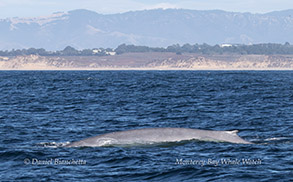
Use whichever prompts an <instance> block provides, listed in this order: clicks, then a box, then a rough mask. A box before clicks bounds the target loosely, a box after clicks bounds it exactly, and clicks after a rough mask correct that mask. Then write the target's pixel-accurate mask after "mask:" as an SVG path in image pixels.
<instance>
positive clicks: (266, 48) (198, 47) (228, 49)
mask: <svg viewBox="0 0 293 182" xmlns="http://www.w3.org/2000/svg"><path fill="white" fill-rule="evenodd" d="M138 52H173V53H176V54H182V53H198V54H207V55H212V54H241V55H246V54H265V55H271V54H293V45H290V43H288V42H286V43H285V44H276V43H265V44H253V45H243V44H221V45H213V46H212V45H208V44H194V45H190V44H184V45H182V46H180V45H179V44H174V45H171V46H168V47H166V48H158V47H148V46H137V45H126V44H121V45H119V46H118V47H117V48H116V49H111V48H107V49H104V48H94V49H83V50H77V49H75V48H73V47H71V46H67V47H66V48H65V49H63V50H61V51H47V50H45V49H43V48H40V49H36V48H29V49H16V50H15V49H13V50H11V51H7V50H6V51H0V56H20V55H40V56H107V55H115V54H124V53H138Z"/></svg>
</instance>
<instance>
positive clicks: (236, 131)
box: [226, 130, 239, 135]
mask: <svg viewBox="0 0 293 182" xmlns="http://www.w3.org/2000/svg"><path fill="white" fill-rule="evenodd" d="M238 132H239V130H231V131H226V133H228V134H232V135H237V133H238Z"/></svg>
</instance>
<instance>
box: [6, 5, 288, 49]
mask: <svg viewBox="0 0 293 182" xmlns="http://www.w3.org/2000/svg"><path fill="white" fill-rule="evenodd" d="M292 32H293V10H286V11H277V12H271V13H266V14H251V13H236V12H225V11H219V10H213V11H196V10H184V9H167V10H162V9H157V10H144V11H134V12H127V13H122V14H112V15H102V14H98V13H96V12H93V11H88V10H74V11H69V12H68V13H55V14H52V15H51V16H48V17H36V18H7V19H2V20H0V50H10V49H13V48H15V49H18V48H29V47H35V48H45V49H48V50H62V49H63V48H65V47H66V46H68V45H70V46H73V47H74V48H77V49H84V48H99V47H104V48H107V47H112V48H115V47H117V46H118V45H120V44H122V43H126V44H134V45H146V46H152V47H165V46H168V45H171V44H177V43H179V44H185V43H190V44H195V43H199V44H201V43H208V44H212V45H213V44H221V43H233V44H237V43H239V44H250V43H252V44H256V43H268V42H271V43H285V42H290V43H293V36H292Z"/></svg>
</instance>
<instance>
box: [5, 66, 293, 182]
mask: <svg viewBox="0 0 293 182" xmlns="http://www.w3.org/2000/svg"><path fill="white" fill-rule="evenodd" d="M292 122H293V72H292V71H1V72H0V131H1V132H0V133H1V139H0V181H290V180H292V178H293V172H292V171H293V155H292V154H293V125H292ZM153 127H182V128H198V129H207V130H235V129H237V130H239V136H241V137H242V138H244V139H245V140H248V141H251V142H253V143H254V144H233V143H224V142H204V141H185V142H176V143H168V144H163V143H162V144H160V145H140V146H135V145H134V146H127V147H123V146H121V147H119V146H112V147H111V146H110V147H77V148H66V147H62V146H63V145H64V144H66V143H68V142H71V141H77V140H81V139H84V138H87V137H92V136H96V135H99V134H104V133H108V132H113V131H124V130H129V129H138V128H153Z"/></svg>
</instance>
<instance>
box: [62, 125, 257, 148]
mask: <svg viewBox="0 0 293 182" xmlns="http://www.w3.org/2000/svg"><path fill="white" fill-rule="evenodd" d="M237 133H238V130H232V131H213V130H200V129H189V128H144V129H134V130H127V131H117V132H112V133H107V134H102V135H98V136H94V137H90V138H86V139H83V140H80V141H76V142H71V143H69V144H67V145H65V147H101V146H113V145H114V146H115V145H135V144H155V143H164V142H180V141H186V140H200V141H214V142H229V143H238V144H252V143H251V142H249V141H246V140H244V139H242V138H240V137H239V136H238V135H237Z"/></svg>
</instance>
